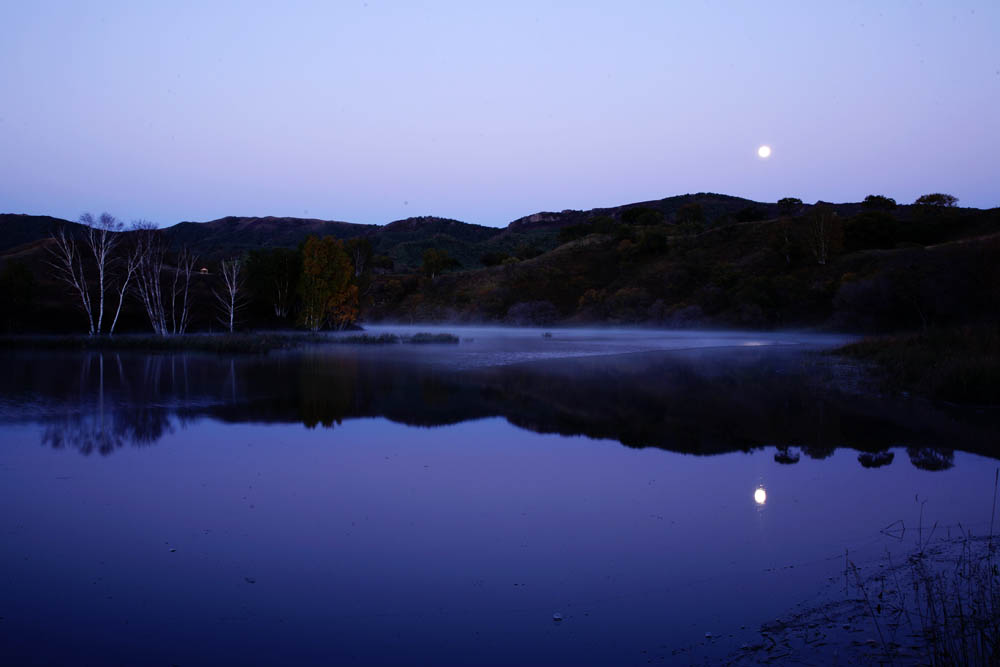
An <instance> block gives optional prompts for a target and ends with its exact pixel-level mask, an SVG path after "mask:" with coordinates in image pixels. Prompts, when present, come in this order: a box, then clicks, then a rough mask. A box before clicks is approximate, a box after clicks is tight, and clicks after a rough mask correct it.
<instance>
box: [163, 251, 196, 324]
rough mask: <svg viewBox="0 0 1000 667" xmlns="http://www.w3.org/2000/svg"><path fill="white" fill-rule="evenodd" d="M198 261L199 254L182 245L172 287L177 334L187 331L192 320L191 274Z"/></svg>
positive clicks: (171, 306) (171, 298)
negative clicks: (178, 310)
mask: <svg viewBox="0 0 1000 667" xmlns="http://www.w3.org/2000/svg"><path fill="white" fill-rule="evenodd" d="M197 261H198V255H196V254H194V253H193V252H191V250H190V249H189V248H188V247H187V246H182V247H181V249H180V251H179V252H178V253H177V264H176V266H175V267H174V279H173V283H172V285H171V289H170V323H171V326H172V328H173V333H175V334H183V333H186V332H187V328H188V324H190V322H191V299H190V296H191V276H192V275H194V267H195V264H196V263H197ZM178 307H179V308H180V312H179V313H178V312H177V309H178Z"/></svg>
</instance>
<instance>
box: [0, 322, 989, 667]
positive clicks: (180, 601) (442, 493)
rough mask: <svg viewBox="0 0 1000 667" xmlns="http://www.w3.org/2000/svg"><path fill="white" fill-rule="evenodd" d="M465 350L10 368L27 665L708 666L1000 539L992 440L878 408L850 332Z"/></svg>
mask: <svg viewBox="0 0 1000 667" xmlns="http://www.w3.org/2000/svg"><path fill="white" fill-rule="evenodd" d="M421 329H424V330H425V329H426V327H422V328H421ZM450 330H451V331H457V332H458V333H459V334H460V337H461V338H462V339H463V340H462V342H461V343H460V344H458V345H450V346H449V345H446V346H410V345H399V346H392V347H360V346H346V345H330V346H322V347H314V348H310V349H306V350H298V351H293V352H280V353H272V354H270V355H267V356H236V357H220V356H214V355H199V354H187V355H170V354H160V355H144V354H135V353H129V354H124V353H114V352H104V353H55V352H47V353H23V352H19V353H16V354H10V353H4V354H3V356H2V357H0V362H2V364H3V368H4V375H3V379H2V380H0V443H2V444H0V503H2V507H3V508H4V509H3V512H2V513H0V534H2V535H3V539H2V540H0V655H3V656H6V658H5V659H4V662H5V663H7V664H31V663H37V664H49V663H66V662H73V663H81V664H180V665H189V664H218V663H221V662H226V663H230V662H232V663H240V664H292V663H302V664H435V665H438V664H498V665H500V664H504V665H506V664H573V665H579V664H647V663H648V661H650V660H651V661H653V662H654V663H660V664H662V663H672V662H690V661H699V662H700V661H702V660H705V659H708V660H713V659H716V658H718V657H720V656H724V655H726V654H727V653H729V652H730V651H731V650H733V648H735V647H738V646H739V644H740V643H742V642H743V641H746V640H747V638H748V637H749V636H750V635H752V634H754V632H755V630H756V628H757V627H758V626H759V625H760V623H762V622H764V621H768V620H771V619H774V618H776V617H778V616H780V615H783V614H787V613H789V611H790V610H793V609H794V608H796V606H797V605H808V604H814V603H818V602H820V601H822V600H823V599H824V596H826V597H829V596H830V595H835V593H831V589H833V590H835V589H836V585H834V584H831V581H833V582H836V581H839V580H840V579H842V578H843V568H844V551H845V549H847V550H849V552H850V553H851V557H852V559H854V560H856V561H857V562H859V563H861V564H865V563H873V562H875V561H877V560H878V559H880V558H884V557H885V554H886V552H887V551H888V552H889V553H905V552H906V551H908V550H910V549H912V548H913V546H914V544H915V540H916V539H917V533H918V530H922V531H925V537H926V531H928V530H929V529H930V527H931V526H932V525H933V524H934V523H935V522H937V524H938V526H937V528H936V529H935V530H937V531H942V533H946V532H947V531H949V530H957V526H958V524H959V523H961V524H962V526H964V527H966V528H971V529H972V530H973V531H976V532H980V531H981V532H986V531H987V530H989V522H990V510H991V501H992V491H993V479H994V472H995V469H996V467H997V462H996V461H995V460H994V459H993V458H989V455H990V454H991V453H994V450H993V447H994V442H993V441H994V440H995V439H996V436H997V433H998V429H997V426H996V415H995V414H992V413H990V412H975V411H955V410H949V409H946V408H942V407H935V406H931V405H928V404H923V403H917V402H912V401H899V400H895V399H883V398H877V397H873V396H871V395H870V394H865V393H864V392H860V391H858V388H857V386H856V384H857V383H856V378H853V376H852V375H851V373H850V369H849V368H843V367H840V366H838V365H837V364H835V363H831V360H830V359H829V358H828V357H826V356H824V355H822V354H821V353H819V352H818V350H821V349H823V348H824V347H828V346H829V345H830V344H832V343H835V342H837V339H835V338H832V337H827V338H818V337H808V336H798V337H797V336H789V335H773V334H765V335H744V334H704V333H687V334H674V333H662V332H661V333H655V332H641V333H636V332H615V331H589V332H588V331H574V332H566V331H555V332H554V335H553V337H552V338H543V337H542V336H541V333H540V332H539V331H534V330H521V331H509V330H487V329H478V330H460V331H458V330H456V329H454V328H452V329H450ZM859 456H860V457H861V459H862V460H863V461H864V462H865V463H866V464H867V467H866V466H865V465H862V462H861V461H859ZM759 489H763V490H764V495H765V497H761V494H759V493H757V497H756V498H755V492H757V491H758V490H759ZM759 501H763V502H759ZM921 511H922V517H921ZM897 521H898V522H900V523H896V524H894V525H893V526H890V524H893V522H897ZM554 614H560V615H561V616H562V618H563V620H562V621H554V620H553V615H554ZM707 632H710V633H712V635H713V638H712V639H710V640H707V639H705V633H707Z"/></svg>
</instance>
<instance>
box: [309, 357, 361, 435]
mask: <svg viewBox="0 0 1000 667" xmlns="http://www.w3.org/2000/svg"><path fill="white" fill-rule="evenodd" d="M329 362H330V360H329V359H323V358H322V357H321V356H319V355H311V354H304V355H303V356H302V359H301V363H300V369H299V370H300V372H299V374H298V375H299V378H298V379H299V382H298V387H299V418H300V419H301V420H302V423H303V424H304V425H305V426H306V427H307V428H315V427H316V425H317V424H322V425H323V426H325V427H327V428H331V427H333V425H334V424H335V423H336V424H337V425H339V424H340V423H341V422H342V421H343V419H344V418H345V417H348V416H354V415H357V414H358V412H359V411H358V405H357V401H356V391H357V387H358V367H357V364H358V362H357V360H356V359H353V358H348V359H338V360H337V362H338V363H335V364H331V363H329Z"/></svg>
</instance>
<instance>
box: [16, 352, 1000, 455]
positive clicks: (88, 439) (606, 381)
mask: <svg viewBox="0 0 1000 667" xmlns="http://www.w3.org/2000/svg"><path fill="white" fill-rule="evenodd" d="M5 363H6V366H7V367H8V368H9V369H10V371H11V372H10V373H8V374H7V376H6V377H5V378H4V379H3V380H2V381H0V382H2V384H0V396H2V397H3V400H4V403H5V405H4V407H3V413H4V414H5V416H6V417H7V418H8V419H33V420H39V421H42V422H43V423H44V424H45V435H44V441H45V442H46V443H47V444H50V445H52V446H57V447H63V446H68V447H73V448H76V449H79V450H80V451H82V452H85V453H90V452H93V451H97V452H101V453H105V454H106V453H109V452H111V451H114V450H115V449H116V448H118V447H121V446H123V445H125V444H135V445H145V444H152V443H155V442H156V441H157V440H158V439H159V438H160V437H162V435H163V434H164V433H166V432H168V431H169V430H170V429H171V428H173V424H174V422H175V421H177V420H186V419H194V418H200V417H205V416H208V417H212V418H215V419H218V420H221V421H226V422H274V423H302V424H305V425H306V426H308V427H316V426H319V425H322V426H324V427H331V426H333V425H335V424H338V423H340V422H342V421H343V420H345V419H352V418H358V417H385V418H387V419H390V420H392V421H396V422H402V423H405V424H410V425H417V426H440V425H446V424H454V423H457V422H461V421H466V420H470V419H479V418H484V417H493V416H501V417H504V418H506V419H507V420H509V421H510V422H511V423H513V424H515V425H517V426H520V427H522V428H525V429H529V430H532V431H536V432H540V433H559V434H563V435H585V436H589V437H593V438H608V439H612V440H617V441H619V442H621V443H622V444H624V445H627V446H629V447H659V448H663V449H667V450H671V451H676V452H685V453H693V454H716V453H723V452H730V451H737V450H749V449H752V448H756V447H761V446H768V445H773V446H777V447H779V454H778V456H781V457H782V458H781V462H783V463H790V464H791V463H795V462H796V461H797V460H798V453H799V452H801V453H803V454H805V455H806V456H810V457H813V458H824V457H826V456H828V455H830V454H831V453H832V452H833V451H834V450H835V449H836V448H837V447H851V448H855V449H858V450H862V451H864V452H869V453H878V452H882V451H884V450H886V449H888V448H889V447H898V446H906V447H908V448H909V453H910V458H911V460H912V461H914V463H916V464H917V465H920V466H921V467H925V468H928V469H932V468H933V469H941V468H944V467H948V466H949V465H950V462H951V449H952V448H958V449H963V450H968V451H973V452H977V453H982V454H987V455H991V456H995V455H996V453H995V452H994V449H993V447H994V445H993V440H994V439H995V438H996V433H997V429H996V423H995V418H996V415H995V414H987V413H980V414H975V413H972V414H970V413H957V412H948V411H946V410H944V409H942V408H938V407H933V406H929V405H927V404H923V403H921V404H915V403H913V402H898V401H893V400H883V399H878V398H873V397H870V396H860V395H851V394H845V393H842V392H840V391H838V390H836V389H835V388H832V387H830V386H828V383H827V382H826V380H827V379H828V377H827V375H828V374H827V372H826V371H825V370H824V368H825V367H824V365H823V364H822V363H819V362H817V361H816V359H815V358H810V357H805V356H803V355H802V354H801V353H800V352H797V351H794V350H783V349H779V348H761V349H759V350H747V349H739V350H700V351H687V352H673V353H669V352H667V353H662V352H661V353H643V354H630V355H616V356H605V357H589V358H575V359H562V360H556V361H546V362H536V363H530V364H519V365H511V366H501V367H492V368H485V369H475V370H463V371H459V370H453V369H449V368H448V367H447V366H444V365H440V364H425V363H400V362H398V361H397V362H386V361H380V360H378V359H377V358H372V357H361V356H355V355H353V354H351V353H349V351H348V350H338V351H335V352H330V351H316V350H314V351H304V352H296V353H286V354H275V355H271V356H267V357H243V358H231V359H224V358H221V357H214V356H207V355H205V356H200V355H121V354H109V353H104V354H101V353H96V352H95V353H87V354H65V355H58V356H53V355H51V354H50V355H44V356H37V357H31V356H24V355H21V356H18V357H16V358H9V359H7V360H5ZM788 448H792V450H791V451H789V449H788ZM776 460H777V457H776ZM891 460H892V458H891V457H885V456H880V455H875V456H865V457H864V458H863V460H862V461H861V464H862V465H866V467H877V465H876V464H878V465H886V464H887V463H886V461H888V462H891Z"/></svg>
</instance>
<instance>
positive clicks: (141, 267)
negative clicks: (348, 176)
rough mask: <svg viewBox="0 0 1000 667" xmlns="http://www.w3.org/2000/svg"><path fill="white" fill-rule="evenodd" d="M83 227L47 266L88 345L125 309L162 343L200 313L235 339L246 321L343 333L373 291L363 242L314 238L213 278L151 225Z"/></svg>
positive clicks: (58, 238)
mask: <svg viewBox="0 0 1000 667" xmlns="http://www.w3.org/2000/svg"><path fill="white" fill-rule="evenodd" d="M79 221H80V225H79V226H78V227H70V226H63V227H60V228H59V229H58V230H56V231H55V232H54V233H53V234H52V235H51V238H50V243H49V244H48V258H47V264H48V267H49V268H50V269H51V275H52V277H53V278H54V279H56V280H57V281H58V282H59V283H61V284H62V286H63V289H64V294H65V295H66V296H67V297H68V298H70V299H71V300H72V301H73V302H74V303H75V305H76V307H77V309H78V310H79V311H80V312H81V313H82V314H83V316H84V327H85V329H86V331H87V333H88V335H91V336H100V335H113V334H114V333H115V329H116V327H117V325H118V323H119V320H120V317H121V315H122V312H123V311H124V310H126V309H128V308H138V309H140V310H141V311H142V313H143V314H144V315H145V317H144V320H145V321H146V322H147V324H148V326H149V328H150V329H151V330H152V332H153V333H154V334H156V335H159V336H170V335H183V334H185V333H188V332H189V330H190V327H191V323H192V320H193V315H194V313H195V312H196V311H201V312H200V314H201V315H202V320H206V319H207V320H208V321H209V322H211V321H213V320H214V324H216V325H220V326H221V327H222V329H223V330H224V331H228V332H233V331H235V330H237V329H238V328H240V327H241V326H243V325H245V324H246V322H247V320H248V318H249V319H251V320H253V321H254V322H257V323H266V324H268V325H271V326H279V327H289V326H298V327H302V328H305V329H308V330H310V331H319V330H321V329H327V328H329V329H334V330H341V329H345V328H347V327H350V326H352V325H353V324H354V323H355V321H356V320H357V318H358V314H359V299H360V295H361V293H362V291H363V290H364V289H365V288H366V286H367V284H368V282H369V277H370V268H369V267H370V265H371V264H372V246H371V243H370V242H369V241H368V239H365V238H359V239H351V240H349V241H347V242H344V241H341V240H337V239H334V238H332V237H323V238H318V237H316V236H309V237H308V238H306V239H305V241H303V243H302V244H300V246H299V247H298V248H296V249H286V248H273V249H266V250H254V251H251V252H249V253H244V254H240V255H234V256H231V257H227V258H224V259H222V260H220V261H218V262H216V263H214V266H213V269H214V270H211V271H210V270H209V267H208V266H206V265H200V264H199V261H198V260H199V256H198V254H197V253H195V252H194V251H193V250H192V249H191V248H189V247H188V246H186V245H183V244H182V245H180V246H179V247H177V248H172V247H171V244H170V241H169V238H168V237H167V235H166V233H165V232H164V230H161V229H159V228H157V227H156V226H155V225H153V224H152V223H149V222H146V221H141V220H140V221H136V222H133V223H132V224H131V225H130V226H128V227H126V226H125V224H124V223H122V222H121V221H120V220H118V219H117V218H115V217H114V216H113V215H111V214H109V213H102V214H101V215H99V216H94V215H92V214H90V213H85V214H84V215H82V216H81V217H80V220H79ZM15 277H17V276H15ZM206 293H207V294H206ZM209 313H210V315H209ZM205 315H209V317H207V318H206V317H205Z"/></svg>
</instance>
